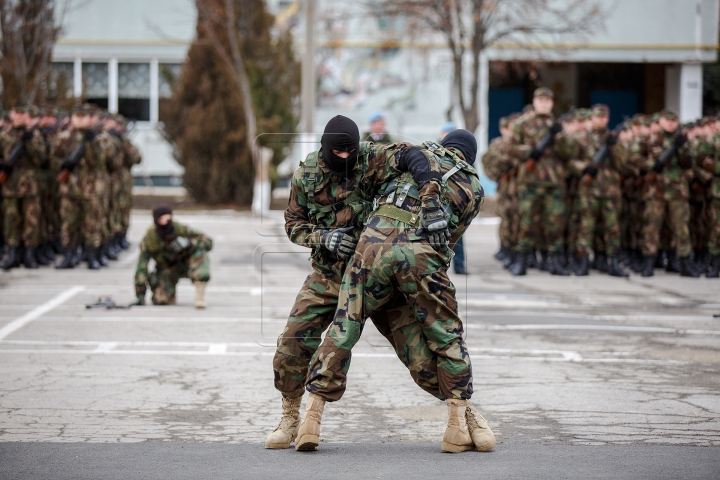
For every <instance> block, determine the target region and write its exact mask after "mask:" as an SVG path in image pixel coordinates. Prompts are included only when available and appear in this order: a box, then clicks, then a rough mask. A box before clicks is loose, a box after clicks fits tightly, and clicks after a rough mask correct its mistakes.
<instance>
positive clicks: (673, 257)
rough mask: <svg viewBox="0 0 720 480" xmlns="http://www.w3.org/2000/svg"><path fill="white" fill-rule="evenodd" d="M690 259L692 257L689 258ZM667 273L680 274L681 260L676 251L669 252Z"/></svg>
mask: <svg viewBox="0 0 720 480" xmlns="http://www.w3.org/2000/svg"><path fill="white" fill-rule="evenodd" d="M688 258H690V257H688ZM665 271H666V272H668V273H680V258H679V257H678V256H677V253H676V252H674V251H671V252H668V254H667V265H666V266H665Z"/></svg>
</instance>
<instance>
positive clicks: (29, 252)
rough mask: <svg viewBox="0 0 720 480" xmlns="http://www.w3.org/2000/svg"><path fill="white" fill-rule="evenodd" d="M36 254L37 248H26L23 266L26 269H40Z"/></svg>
mask: <svg viewBox="0 0 720 480" xmlns="http://www.w3.org/2000/svg"><path fill="white" fill-rule="evenodd" d="M36 254H37V249H36V248H35V247H25V253H24V254H23V265H25V268H32V269H35V268H38V264H37V260H35V255H36Z"/></svg>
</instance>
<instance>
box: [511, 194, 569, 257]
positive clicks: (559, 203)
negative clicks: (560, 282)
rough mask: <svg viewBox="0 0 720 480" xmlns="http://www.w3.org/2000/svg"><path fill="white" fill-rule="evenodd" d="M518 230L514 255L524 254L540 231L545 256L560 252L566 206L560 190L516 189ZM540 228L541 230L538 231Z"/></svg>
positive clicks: (533, 245) (530, 247) (532, 244)
mask: <svg viewBox="0 0 720 480" xmlns="http://www.w3.org/2000/svg"><path fill="white" fill-rule="evenodd" d="M519 199H520V227H519V233H518V245H517V251H518V252H523V253H527V252H529V251H531V250H532V249H533V248H534V247H535V246H536V245H537V242H536V241H535V239H536V238H538V237H539V236H540V235H541V233H540V228H542V230H543V231H544V235H543V236H544V239H545V246H546V247H547V250H548V251H549V252H561V251H562V250H563V248H564V245H563V233H564V231H565V218H566V212H565V208H566V204H565V198H564V194H563V191H562V189H560V188H558V187H552V186H543V185H525V186H521V187H520V193H519ZM541 225H542V227H541Z"/></svg>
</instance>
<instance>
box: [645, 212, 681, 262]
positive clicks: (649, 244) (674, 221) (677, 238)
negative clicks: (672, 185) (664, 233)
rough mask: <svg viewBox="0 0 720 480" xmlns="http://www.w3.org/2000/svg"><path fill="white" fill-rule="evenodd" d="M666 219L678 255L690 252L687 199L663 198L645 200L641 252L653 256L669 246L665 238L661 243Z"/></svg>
mask: <svg viewBox="0 0 720 480" xmlns="http://www.w3.org/2000/svg"><path fill="white" fill-rule="evenodd" d="M666 220H667V222H668V224H669V227H670V231H671V232H672V236H673V240H674V242H675V249H676V251H677V254H678V256H679V257H681V258H682V257H687V256H689V255H690V253H691V252H692V245H691V244H690V230H689V227H688V224H689V221H690V204H689V203H688V201H687V200H663V199H659V198H653V199H650V200H646V201H645V212H644V222H643V223H644V225H645V227H644V230H643V233H644V242H643V246H642V252H643V255H645V256H655V255H657V253H658V250H660V248H661V246H662V247H664V248H663V249H668V248H669V247H670V245H669V244H667V243H666V242H667V240H666V241H665V242H662V243H661V240H662V239H661V229H662V228H663V224H664V222H665V221H666Z"/></svg>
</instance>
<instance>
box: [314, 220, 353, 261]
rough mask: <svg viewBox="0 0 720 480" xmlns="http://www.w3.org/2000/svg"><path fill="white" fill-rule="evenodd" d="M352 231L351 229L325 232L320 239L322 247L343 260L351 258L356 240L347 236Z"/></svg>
mask: <svg viewBox="0 0 720 480" xmlns="http://www.w3.org/2000/svg"><path fill="white" fill-rule="evenodd" d="M352 229H353V227H346V228H340V229H337V230H326V231H325V232H323V234H322V237H321V238H322V244H323V246H324V247H325V248H327V249H328V250H330V251H331V252H332V253H333V254H335V255H336V256H337V257H338V258H342V259H343V260H344V259H348V258H350V257H352V255H353V253H355V247H357V239H356V238H355V237H353V236H352V235H349V234H348V233H349V232H350V231H352Z"/></svg>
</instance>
